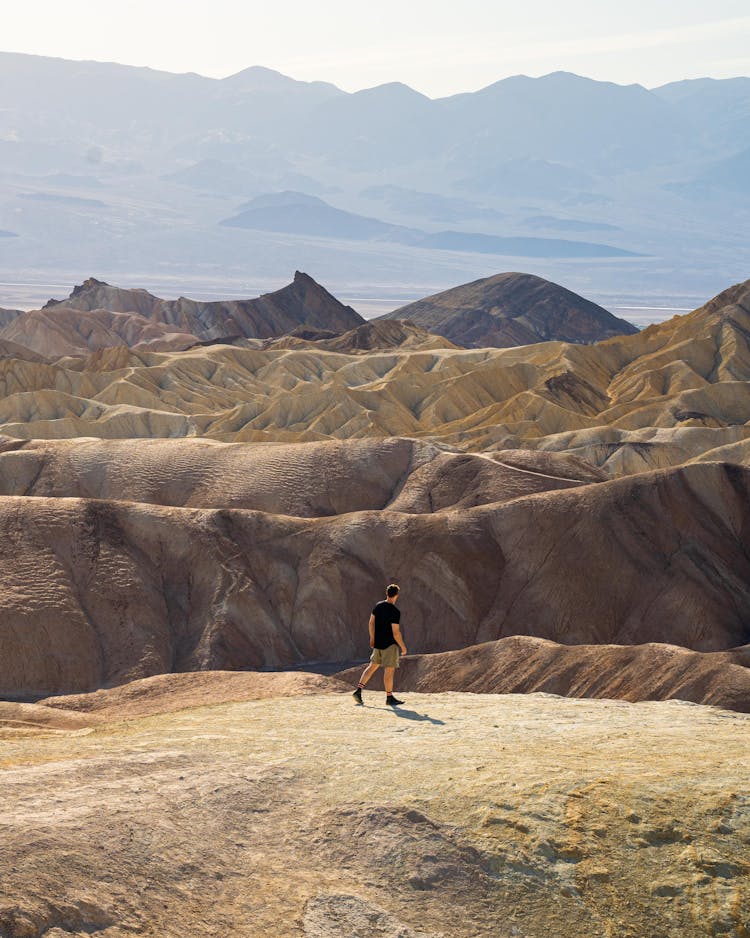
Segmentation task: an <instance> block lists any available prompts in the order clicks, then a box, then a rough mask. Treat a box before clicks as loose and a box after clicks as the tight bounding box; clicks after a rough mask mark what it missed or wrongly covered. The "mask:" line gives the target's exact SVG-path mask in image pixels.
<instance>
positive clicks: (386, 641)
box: [372, 600, 401, 648]
mask: <svg viewBox="0 0 750 938" xmlns="http://www.w3.org/2000/svg"><path fill="white" fill-rule="evenodd" d="M372 614H373V615H374V616H375V647H376V648H390V646H391V645H395V644H396V639H395V638H394V637H393V623H394V622H400V621H401V611H400V610H399V609H396V607H395V605H394V604H393V603H389V602H386V601H385V600H383V601H382V602H379V603H378V604H377V605H376V606H375V608H374V609H373V610H372Z"/></svg>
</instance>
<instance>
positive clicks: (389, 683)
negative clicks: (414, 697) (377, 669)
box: [383, 668, 403, 706]
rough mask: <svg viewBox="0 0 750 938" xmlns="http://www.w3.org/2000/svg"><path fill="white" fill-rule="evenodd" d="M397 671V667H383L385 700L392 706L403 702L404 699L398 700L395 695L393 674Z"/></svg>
mask: <svg viewBox="0 0 750 938" xmlns="http://www.w3.org/2000/svg"><path fill="white" fill-rule="evenodd" d="M395 673H396V669H395V668H384V669H383V684H384V685H385V694H386V697H385V702H386V703H387V704H389V705H390V706H394V705H396V704H400V703H403V700H397V699H396V698H395V697H394V696H393V675H394V674H395Z"/></svg>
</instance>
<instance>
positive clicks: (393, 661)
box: [370, 645, 401, 668]
mask: <svg viewBox="0 0 750 938" xmlns="http://www.w3.org/2000/svg"><path fill="white" fill-rule="evenodd" d="M400 657H401V649H400V648H399V647H398V645H389V646H388V647H387V648H373V650H372V654H371V655H370V661H372V663H373V664H379V665H382V666H383V667H384V668H397V667H398V659H399V658H400Z"/></svg>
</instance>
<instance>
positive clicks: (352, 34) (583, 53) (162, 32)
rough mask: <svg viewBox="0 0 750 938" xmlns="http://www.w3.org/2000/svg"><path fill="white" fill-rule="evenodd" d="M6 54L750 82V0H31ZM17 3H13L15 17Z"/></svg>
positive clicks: (211, 71)
mask: <svg viewBox="0 0 750 938" xmlns="http://www.w3.org/2000/svg"><path fill="white" fill-rule="evenodd" d="M5 6H6V10H5V15H4V17H3V27H2V35H0V49H2V50H4V51H8V52H31V53H35V54H39V55H51V56H60V57H63V58H71V59H97V60H100V61H114V62H123V63H127V64H132V65H150V66H152V67H154V68H162V69H166V70H168V71H180V72H184V71H194V72H199V73H200V74H203V75H211V76H214V77H217V78H219V77H223V76H225V75H229V74H232V73H233V72H237V71H240V70H241V69H243V68H246V67H247V66H249V65H266V66H268V67H270V68H275V69H278V70H279V71H282V72H284V73H285V74H287V75H292V76H293V77H295V78H300V79H305V80H311V79H323V80H326V81H332V82H334V83H335V84H337V85H339V86H340V87H342V88H345V89H346V90H348V91H353V90H356V89H359V88H365V87H370V86H372V85H376V84H380V83H382V82H386V81H403V82H406V83H407V84H409V85H411V86H412V87H414V88H417V89H418V90H420V91H423V92H424V93H425V94H428V95H430V96H431V97H436V96H439V95H444V94H451V93H454V92H458V91H471V90H474V89H476V88H480V87H482V86H484V85H487V84H490V83H491V82H493V81H495V80H497V79H498V78H503V77H505V76H507V75H514V74H518V73H524V74H527V75H542V74H545V73H547V72H550V71H555V70H557V69H564V70H566V71H574V72H578V73H579V74H582V75H587V76H590V77H592V78H599V79H606V80H610V81H616V82H620V83H629V82H639V83H641V84H644V85H646V86H649V87H651V86H654V85H658V84H662V83H664V82H667V81H672V80H675V79H679V78H695V77H698V76H702V75H710V76H713V77H716V78H727V77H731V76H735V75H750V0H564V2H562V0H513V2H506V0H452V2H444V0H320V2H318V3H312V2H310V0H270V2H269V0H263V2H262V3H260V2H257V0H210V2H205V0H204V2H201V3H198V2H195V0H119V2H117V3H115V2H113V0H109V2H107V0H35V2H33V3H25V4H22V3H21V2H20V0H11V2H6V4H5ZM8 7H12V8H13V12H12V13H11V12H10V11H9V9H7V8H8Z"/></svg>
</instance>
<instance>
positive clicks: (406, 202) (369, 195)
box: [360, 185, 505, 222]
mask: <svg viewBox="0 0 750 938" xmlns="http://www.w3.org/2000/svg"><path fill="white" fill-rule="evenodd" d="M360 195H361V196H362V197H363V198H366V199H368V200H371V201H373V202H380V203H381V204H383V205H385V206H387V207H388V208H389V209H392V210H393V211H395V212H397V213H398V214H400V215H415V216H420V217H422V218H425V219H431V220H434V221H442V222H459V221H464V220H466V219H480V218H481V219H487V220H488V221H499V220H501V219H502V218H504V217H505V215H504V214H503V213H502V212H498V211H497V210H496V209H491V208H487V207H486V206H484V205H481V204H480V203H478V202H472V201H471V200H470V199H464V198H460V197H458V196H447V195H440V194H439V193H437V192H421V191H419V190H416V189H406V188H404V187H403V186H392V185H387V186H368V187H367V188H366V189H363V190H362V192H360Z"/></svg>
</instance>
